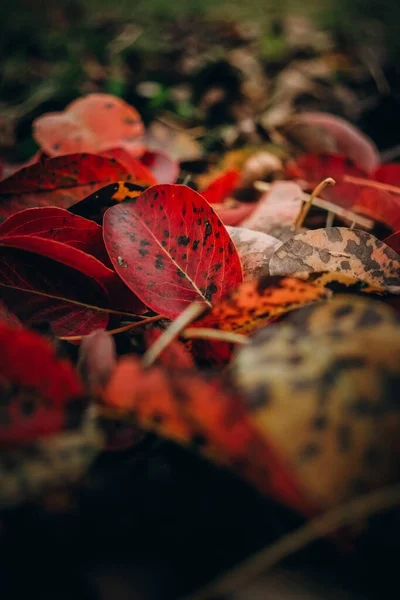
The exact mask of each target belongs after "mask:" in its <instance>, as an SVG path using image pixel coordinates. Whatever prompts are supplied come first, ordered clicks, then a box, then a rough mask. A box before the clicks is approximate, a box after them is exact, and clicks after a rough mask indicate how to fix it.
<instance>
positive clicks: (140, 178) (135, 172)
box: [101, 148, 157, 186]
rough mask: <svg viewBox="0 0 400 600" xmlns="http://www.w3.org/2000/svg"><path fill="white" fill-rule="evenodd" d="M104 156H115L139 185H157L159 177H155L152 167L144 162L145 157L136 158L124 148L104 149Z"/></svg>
mask: <svg viewBox="0 0 400 600" xmlns="http://www.w3.org/2000/svg"><path fill="white" fill-rule="evenodd" d="M101 155H102V156H107V157H108V158H115V160H117V161H118V162H119V164H120V165H122V166H123V167H125V169H126V170H127V171H128V173H130V174H131V175H132V181H134V182H135V183H137V184H138V185H145V186H148V185H155V184H156V183H157V179H156V178H155V177H154V175H153V173H152V172H151V170H150V169H148V168H147V167H146V166H145V164H143V157H142V158H141V160H139V159H138V158H135V157H134V156H132V154H130V153H129V152H128V151H127V150H125V149H124V148H111V149H110V150H103V151H102V153H101Z"/></svg>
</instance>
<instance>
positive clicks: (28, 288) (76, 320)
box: [0, 248, 108, 336]
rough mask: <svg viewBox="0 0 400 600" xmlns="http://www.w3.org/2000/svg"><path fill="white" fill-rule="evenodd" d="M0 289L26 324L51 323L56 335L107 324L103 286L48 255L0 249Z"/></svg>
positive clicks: (69, 333)
mask: <svg viewBox="0 0 400 600" xmlns="http://www.w3.org/2000/svg"><path fill="white" fill-rule="evenodd" d="M0 289H1V296H2V300H3V302H4V303H5V304H6V306H7V307H8V308H9V309H10V310H12V311H13V312H14V313H15V314H16V315H17V317H18V318H19V319H21V321H22V322H23V323H24V324H26V325H30V324H33V323H38V322H40V321H48V322H50V323H51V325H52V327H53V329H54V333H55V334H56V335H58V336H65V335H86V334H87V333H90V332H91V331H93V330H94V329H102V328H104V327H106V326H107V324H108V314H107V312H106V310H105V311H103V310H99V309H98V308H95V307H99V308H104V309H107V306H108V299H107V296H106V294H105V292H104V290H103V289H102V288H101V287H100V286H99V285H98V284H97V283H96V282H95V281H93V280H91V279H89V278H88V277H85V276H84V275H82V274H81V273H79V272H78V271H75V270H74V269H71V268H69V267H66V266H64V265H62V264H60V263H57V262H55V261H53V260H50V259H49V258H46V257H43V256H39V255H37V254H32V253H29V252H24V251H23V250H16V249H15V248H1V249H0Z"/></svg>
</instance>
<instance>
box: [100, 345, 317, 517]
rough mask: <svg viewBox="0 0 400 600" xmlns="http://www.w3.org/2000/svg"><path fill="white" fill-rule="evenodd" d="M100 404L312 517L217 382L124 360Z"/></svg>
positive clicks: (237, 403)
mask: <svg viewBox="0 0 400 600" xmlns="http://www.w3.org/2000/svg"><path fill="white" fill-rule="evenodd" d="M104 402H105V403H106V404H107V405H108V406H111V407H113V408H114V409H117V410H118V411H119V412H120V414H121V415H123V414H125V415H130V416H131V418H132V419H133V420H134V422H136V423H137V424H138V425H140V426H141V427H143V428H144V429H146V430H150V431H154V432H155V433H157V434H158V435H161V436H163V437H166V438H168V439H172V440H174V441H175V442H178V443H180V444H183V445H190V446H192V447H193V448H194V449H198V450H200V452H202V453H203V454H205V455H206V456H207V457H208V458H212V459H213V460H215V461H217V462H218V463H222V464H223V465H226V466H228V467H230V468H231V469H232V470H233V471H234V472H235V473H237V474H238V475H239V476H240V477H242V478H244V479H247V480H248V481H250V482H251V483H253V485H255V486H256V487H257V488H258V489H259V490H260V491H261V492H262V493H264V494H266V495H267V496H273V497H275V498H278V499H280V500H281V501H282V502H284V503H286V504H287V505H289V506H291V507H292V508H296V510H298V511H300V512H303V513H304V514H306V515H311V514H313V513H314V512H315V510H314V507H313V505H312V504H311V503H309V502H308V501H307V500H306V499H305V498H304V497H303V496H302V494H301V492H300V490H299V488H298V486H297V484H296V481H295V480H294V479H293V478H292V477H291V476H290V474H289V473H288V471H287V469H286V465H285V462H284V460H282V458H281V456H279V455H278V454H277V453H276V452H275V449H274V448H273V446H272V445H271V444H270V443H269V441H268V440H267V439H266V437H263V438H262V437H261V436H259V435H257V434H256V435H255V428H254V427H253V426H249V421H248V419H247V415H246V412H245V411H244V410H243V404H242V401H241V399H240V398H239V397H238V396H237V395H235V394H234V393H233V392H232V391H231V390H224V388H223V387H222V386H221V385H220V384H219V383H218V382H217V381H208V380H206V379H205V378H204V377H203V376H202V375H200V374H199V373H198V372H196V371H195V370H193V369H190V370H189V369H173V368H172V367H169V368H167V369H166V368H163V367H162V366H154V367H152V368H151V369H148V370H144V369H142V367H141V365H140V362H139V360H138V359H136V358H134V357H124V358H122V359H121V360H120V361H119V363H118V366H117V369H116V370H115V371H114V374H113V377H112V378H111V380H110V382H109V384H108V386H107V388H106V390H105V391H104Z"/></svg>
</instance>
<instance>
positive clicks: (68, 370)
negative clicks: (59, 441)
mask: <svg viewBox="0 0 400 600" xmlns="http://www.w3.org/2000/svg"><path fill="white" fill-rule="evenodd" d="M0 389H1V392H0V415H1V418H0V446H7V445H11V444H23V443H26V442H30V441H32V440H34V439H36V438H38V437H41V436H47V435H49V434H52V433H55V432H57V431H60V430H62V429H66V428H68V427H69V426H70V425H71V424H70V423H69V420H70V418H71V417H72V416H73V415H74V413H75V416H79V414H82V413H83V408H84V405H83V403H82V396H83V389H82V385H81V383H80V382H79V380H78V379H77V377H76V375H75V371H74V368H73V366H72V365H71V364H69V363H68V362H67V361H66V360H61V359H59V358H58V357H57V356H56V353H55V350H54V349H53V348H52V347H51V346H50V345H49V344H48V343H47V342H46V341H45V340H44V338H42V337H40V336H39V335H37V334H36V333H34V332H32V331H26V330H24V329H16V328H15V327H10V326H8V325H7V324H5V323H0ZM74 421H75V423H74V426H77V425H78V423H77V422H76V418H75V419H74Z"/></svg>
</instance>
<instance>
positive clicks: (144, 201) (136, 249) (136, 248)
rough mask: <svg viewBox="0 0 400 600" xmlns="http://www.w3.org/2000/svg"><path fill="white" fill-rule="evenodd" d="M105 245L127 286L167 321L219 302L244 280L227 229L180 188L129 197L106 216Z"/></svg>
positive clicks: (187, 190)
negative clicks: (196, 306)
mask: <svg viewBox="0 0 400 600" xmlns="http://www.w3.org/2000/svg"><path fill="white" fill-rule="evenodd" d="M124 187H125V189H126V188H128V190H129V186H124ZM121 199H122V198H121ZM104 241H105V244H106V248H107V251H108V253H109V256H110V258H111V261H112V263H113V265H114V268H115V270H116V271H117V273H118V275H119V276H120V277H121V279H122V280H123V281H124V282H125V283H126V285H127V286H128V287H129V288H130V289H131V290H132V291H133V292H134V293H135V294H136V295H137V296H138V297H139V298H140V299H141V300H142V302H144V304H145V305H146V306H148V307H149V308H150V309H152V310H154V311H155V312H158V313H159V314H162V315H164V316H166V317H169V318H175V317H176V316H177V315H179V314H180V313H181V312H182V311H183V310H184V309H185V308H186V307H187V305H188V304H190V303H192V302H194V301H203V302H205V303H206V304H208V305H210V304H211V303H215V302H218V300H219V299H220V298H221V297H222V296H224V295H225V294H227V293H228V292H229V291H231V290H232V289H234V288H235V287H236V286H237V285H238V284H239V283H240V282H241V281H242V270H241V265H240V259H239V256H238V254H237V251H236V248H235V246H234V244H233V242H232V240H231V238H230V237H229V234H228V232H227V231H226V229H225V227H224V226H223V224H222V223H221V221H220V220H219V218H218V217H217V215H216V214H215V213H214V211H213V210H212V208H211V207H210V206H209V204H208V203H207V202H206V201H205V200H204V198H202V197H201V196H200V194H197V192H195V191H194V190H192V189H190V188H188V187H187V186H184V185H158V186H154V187H152V188H149V189H148V190H146V191H145V192H143V194H140V195H139V196H137V197H134V198H129V195H128V197H127V201H125V202H122V203H119V204H116V205H115V206H113V207H112V208H110V209H108V211H107V212H106V214H105V215H104Z"/></svg>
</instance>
